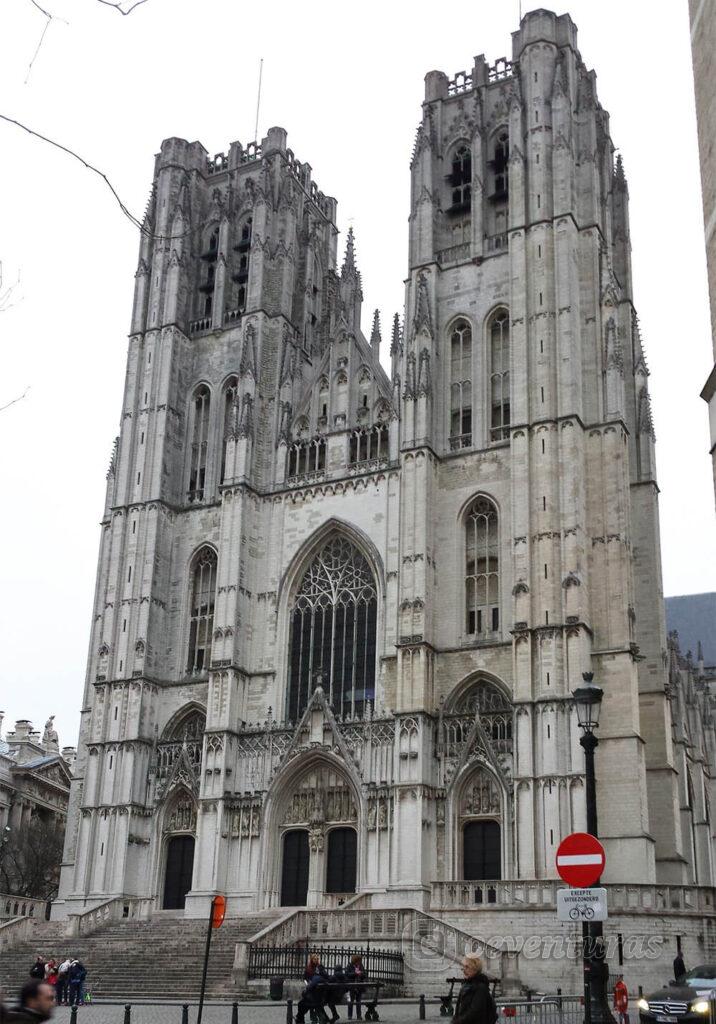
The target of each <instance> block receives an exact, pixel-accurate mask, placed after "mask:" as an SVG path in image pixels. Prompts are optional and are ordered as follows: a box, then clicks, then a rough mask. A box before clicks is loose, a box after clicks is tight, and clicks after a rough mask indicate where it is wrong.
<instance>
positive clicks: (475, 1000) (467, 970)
mask: <svg viewBox="0 0 716 1024" xmlns="http://www.w3.org/2000/svg"><path fill="white" fill-rule="evenodd" d="M462 973H463V977H464V978H465V980H464V982H463V983H462V985H461V987H460V994H459V995H458V997H457V1004H456V1005H455V1017H454V1020H453V1024H495V1022H496V1020H497V1007H496V1006H495V1000H494V999H493V998H492V993H491V992H490V981H489V978H488V977H487V975H486V974H484V973H483V970H482V960H481V959H480V957H479V956H477V954H475V953H468V955H467V956H466V957H465V959H464V960H463V962H462Z"/></svg>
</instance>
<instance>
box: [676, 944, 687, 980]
mask: <svg viewBox="0 0 716 1024" xmlns="http://www.w3.org/2000/svg"><path fill="white" fill-rule="evenodd" d="M685 974H686V964H685V963H684V957H683V954H682V952H681V950H680V949H679V950H678V951H677V953H676V956H675V957H674V979H675V980H676V981H681V979H682V978H683V976H684V975H685Z"/></svg>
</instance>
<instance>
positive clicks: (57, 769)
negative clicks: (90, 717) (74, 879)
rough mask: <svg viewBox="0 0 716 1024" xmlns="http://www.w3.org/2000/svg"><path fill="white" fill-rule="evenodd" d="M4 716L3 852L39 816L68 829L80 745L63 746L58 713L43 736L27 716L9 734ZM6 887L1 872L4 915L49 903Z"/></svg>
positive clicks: (0, 758)
mask: <svg viewBox="0 0 716 1024" xmlns="http://www.w3.org/2000/svg"><path fill="white" fill-rule="evenodd" d="M2 720H3V715H2V712H0V855H1V851H2V846H3V845H4V843H5V842H12V841H13V840H14V839H15V838H16V837H17V836H18V834H20V833H22V830H23V829H25V828H26V827H27V826H28V825H29V824H30V823H31V822H33V821H37V820H42V821H44V822H46V823H48V824H52V823H53V822H57V823H58V824H59V825H60V827H61V828H62V829H63V830H64V826H65V821H66V819H67V805H68V801H69V796H70V782H71V778H72V775H71V766H72V763H73V761H74V757H75V749H74V747H64V748H63V749H62V752H60V748H59V743H58V739H57V733H56V731H55V729H54V726H53V719H52V718H50V719H49V720H48V722H47V724H46V726H45V730H44V732H43V734H42V736H40V733H39V732H36V731H35V730H34V729H33V727H32V723H31V722H29V721H27V719H21V720H20V721H18V722H16V723H15V729H14V731H13V732H9V733H8V734H7V735H6V736H5V739H3V738H2ZM57 868H58V870H59V861H58V864H57ZM4 888H5V885H4V878H0V918H2V917H13V916H24V915H25V914H34V911H35V910H36V909H37V907H39V906H40V905H42V906H43V907H44V904H39V903H36V901H33V900H27V899H23V898H20V899H19V900H16V899H14V898H12V897H13V895H14V894H13V893H10V894H8V893H5V892H3V891H2V890H3V889H4ZM30 895H34V896H40V895H41V894H40V893H36V892H33V893H31V894H30Z"/></svg>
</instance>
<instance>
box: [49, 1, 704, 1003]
mask: <svg viewBox="0 0 716 1024" xmlns="http://www.w3.org/2000/svg"><path fill="white" fill-rule="evenodd" d="M370 173H371V170H370V167H368V165H366V174H367V175H370ZM411 177H412V187H411V200H410V255H409V272H408V282H407V292H406V309H405V321H404V325H403V326H401V324H400V322H399V319H398V318H397V316H396V319H395V322H394V325H393V330H392V335H391V340H390V366H391V372H390V376H388V375H386V373H385V372H384V370H383V369H382V367H381V364H380V361H379V354H380V349H381V344H382V337H381V330H380V323H379V320H378V318H377V317H375V318H374V321H373V329H372V332H371V335H370V337H369V338H367V337H365V336H364V335H363V333H362V332H361V326H360V324H361V301H362V298H363V295H362V287H361V278H360V274H359V272H358V269H357V264H356V254H355V245H354V240H353V235H352V232H349V235H348V242H347V246H346V253H345V258H344V261H343V265H342V267H341V269H340V270H338V268H337V264H336V235H337V229H336V203H335V200H333V199H331V198H329V197H327V196H325V195H324V194H323V193H322V192H321V191H319V189H318V187H317V185H316V184H315V182H314V181H313V180H312V177H311V168H310V166H309V165H308V164H303V163H301V162H300V161H298V160H297V158H296V157H295V155H294V154H293V153H292V151H291V150H290V149H287V147H286V133H285V132H284V131H283V129H281V128H272V129H270V130H269V132H268V134H267V136H266V138H265V139H263V141H262V143H261V145H255V144H251V145H250V146H249V147H247V148H243V147H242V146H241V145H240V144H239V143H233V144H232V146H231V148H230V150H229V153H228V155H227V156H224V155H221V156H217V157H215V158H213V159H209V158H208V157H207V153H206V151H205V150H204V148H203V147H202V146H201V145H200V144H199V143H197V142H195V143H189V142H186V141H184V140H181V139H169V140H167V141H166V142H164V144H163V145H162V148H161V152H160V154H159V156H158V157H157V159H156V165H155V176H154V184H153V188H152V195H151V199H150V203H149V207H148V211H147V215H146V219H145V223H144V231H143V235H142V242H141V254H140V260H139V269H138V271H137V278H136V292H135V302H134V312H133V316H132V325H131V334H130V341H129V357H128V369H127V378H126V387H125V395H124V401H123V407H122V416H121V433H120V437H119V438H118V440H117V443H116V446H115V451H114V454H113V457H112V461H111V465H110V470H109V475H108V486H107V501H106V508H105V514H104V519H103V523H102V539H101V548H100V556H99V570H98V577H97V579H98V583H97V591H96V597H95V606H94V611H93V626H92V637H91V645H90V657H89V665H88V673H87V682H86V690H85V697H84V701H83V708H84V711H83V716H82V726H81V739H80V746H79V752H78V758H77V764H76V768H75V777H74V781H73V786H72V796H71V806H70V827H69V829H68V837H67V843H66V849H65V864H64V866H63V875H62V883H61V890H60V898H59V900H58V902H57V903H56V904H55V913H56V914H57V916H64V915H67V914H70V913H78V912H81V911H82V910H83V909H84V908H90V907H93V906H96V905H97V904H98V903H100V902H103V901H106V900H107V899H108V898H111V897H113V896H114V897H118V898H122V899H128V898H129V897H132V896H137V897H143V898H145V899H146V900H147V901H149V904H150V905H151V906H152V907H153V909H154V910H159V909H161V908H165V909H181V908H185V912H186V914H187V915H189V916H195V917H198V916H203V915H204V914H205V913H206V908H207V898H208V896H209V895H210V894H212V893H214V892H215V891H217V890H218V891H221V892H224V893H226V895H227V900H228V913H229V915H230V916H236V915H237V914H239V913H240V912H246V911H249V910H252V909H260V908H265V907H272V906H279V905H284V906H285V905H289V906H296V905H308V906H311V907H314V908H326V907H335V906H336V905H337V903H338V901H339V900H343V899H345V898H346V897H347V895H348V894H350V893H353V892H363V893H366V894H370V895H366V897H365V898H366V900H369V901H370V904H371V906H372V907H373V908H375V907H381V908H405V907H413V908H415V907H418V908H423V909H430V910H431V911H432V912H433V913H434V914H437V915H447V914H448V912H449V913H453V914H455V913H457V911H458V910H459V908H463V910H462V914H463V918H465V920H466V921H467V924H465V923H464V922H463V923H462V924H461V927H467V928H468V930H469V929H473V930H480V931H481V933H482V934H484V930H485V929H488V928H491V929H493V930H492V931H491V932H488V934H497V933H498V931H497V929H499V928H500V927H501V928H502V929H503V931H504V929H506V928H512V929H522V930H523V934H532V932H531V931H530V929H532V930H534V929H535V928H537V927H539V928H543V929H545V930H547V931H548V930H549V929H552V930H555V929H557V928H558V927H559V926H558V925H557V922H556V915H555V911H554V903H553V899H554V884H553V880H554V879H555V851H556V848H557V845H558V844H559V841H560V838H561V837H563V836H564V835H566V834H567V833H569V832H570V831H572V830H575V829H577V830H578V829H583V828H584V827H585V794H584V779H583V768H584V761H583V752H582V749H581V747H580V745H579V730H578V726H577V721H576V715H575V709H574V706H573V702H572V699H571V693H572V691H573V690H574V688H575V687H576V686H577V685H578V684H579V683H580V681H581V678H582V673H583V672H585V671H588V670H591V671H593V672H594V673H595V677H596V679H597V680H598V681H599V682H600V684H601V685H602V686H603V688H604V693H605V696H604V707H603V711H602V719H601V724H600V732H599V738H600V748H599V752H598V757H597V766H598V797H599V813H600V833H601V835H602V836H603V839H604V843H605V846H606V849H607V870H606V874H605V878H606V879H607V880H608V881H609V882H611V883H614V884H615V885H616V884H618V883H624V884H625V887H624V891H625V892H626V891H628V893H629V894H630V895H629V900H632V898H633V900H634V901H635V902H628V904H627V905H628V906H629V907H635V908H638V909H640V910H643V909H644V908H646V907H651V908H652V909H653V908H656V907H657V906H661V905H662V904H661V903H659V900H660V899H667V898H669V899H670V897H665V896H664V893H667V894H668V892H669V891H670V890H668V888H667V887H666V886H667V883H673V884H674V885H675V886H682V885H688V884H690V883H692V882H693V881H694V880H695V879H696V877H698V880H699V881H700V882H701V883H702V884H705V885H713V878H714V870H713V836H712V831H711V826H710V824H709V825H708V827H706V828H704V820H703V813H704V812H703V808H704V807H705V806H706V804H707V800H709V801H710V802H711V803H713V794H709V792H708V790H709V788H710V787H711V786H712V785H713V783H712V777H713V772H712V770H711V766H713V763H714V762H713V756H714V742H713V727H712V726H711V725H708V724H706V723H705V724H704V733H703V737H701V736H699V740H698V742H699V743H703V754H702V755H701V754H699V756H702V757H703V760H702V762H701V763H702V765H703V771H701V773H700V774H698V787H697V788H698V801H699V802H698V804H697V803H694V802H692V805H691V807H689V806H683V804H682V788H683V787H682V772H683V771H685V768H684V760H683V759H684V755H683V753H682V750H681V748H680V747H675V746H674V736H675V735H676V736H680V735H681V733H680V730H681V729H682V726H680V725H679V722H680V718H679V715H681V714H682V712H681V711H680V710H678V711H677V710H676V709H675V706H674V702H673V686H674V684H673V683H672V685H671V687H670V685H669V672H670V664H669V655H668V649H667V639H666V632H665V625H664V606H663V595H662V584H661V559H660V551H659V522H658V488H657V483H656V475H655V462H654V432H653V426H652V419H651V410H650V403H649V393H648V386H647V379H648V371H647V367H646V361H645V357H644V352H643V347H642V339H641V336H640V332H639V324H638V319H637V316H636V313H635V309H634V305H633V301H632V298H633V297H632V276H631V257H630V242H629V214H628V190H627V183H626V178H625V174H624V168H623V166H622V163H621V160H619V159H617V160H616V161H615V159H614V145H613V143H612V140H611V137H610V135H609V118H608V115H607V113H606V112H605V111H604V110H603V108H602V107H601V106H600V104H599V101H598V98H597V95H596V76H595V74H594V72H593V71H589V70H588V69H587V68H586V67H585V66H584V64H583V63H582V60H581V57H580V55H579V51H578V50H577V39H576V29H575V26H574V24H573V23H572V21H571V19H570V18H569V16H567V15H563V16H556V15H554V14H552V13H550V12H547V11H535V12H532V13H530V14H528V15H527V16H526V17H525V18H524V19H523V20H522V23H521V26H520V29H519V31H518V32H516V33H514V35H513V55H512V61H508V60H504V59H503V60H500V61H498V62H497V63H496V64H494V65H493V66H488V64H487V63H486V62H485V60H484V58H483V57H482V56H480V57H478V58H476V60H475V64H474V67H473V68H472V69H470V71H469V72H467V73H466V72H460V73H458V74H457V75H456V76H455V77H453V78H452V79H451V78H448V76H447V75H445V74H443V73H442V72H438V71H433V72H430V73H429V74H428V75H427V77H426V88H425V102H424V104H423V111H422V121H421V123H420V125H419V128H418V132H417V137H416V142H415V149H414V153H413V158H412V162H411ZM673 671H674V672H675V670H673ZM678 685H680V684H678ZM692 724H693V723H692ZM701 749H702V748H701V747H699V751H701ZM693 756H696V754H694V755H693ZM696 774H697V773H696V772H694V773H693V775H694V777H696ZM694 786H695V787H696V786H697V783H696V781H694ZM694 830H696V833H697V835H698V843H697V844H696V845H697V847H698V854H697V856H698V862H697V863H695V862H694V850H695V849H696V847H695V845H694V843H693V842H692V841H691V839H690V837H691V836H692V834H693V833H694ZM499 879H509V880H512V881H511V882H510V883H506V887H505V889H504V891H503V890H500V895H498V896H497V897H493V896H491V895H489V894H490V893H492V894H494V893H496V892H497V889H496V888H495V887H494V886H495V885H496V882H495V880H499ZM456 880H457V881H458V882H460V883H461V884H460V885H457V886H456V885H455V884H454V882H455V881H456ZM476 880H477V881H476ZM480 880H483V881H484V880H487V881H488V882H491V883H493V887H489V886H488V888H487V889H481V888H480V885H479V882H480ZM656 882H659V883H660V887H661V888H659V889H658V892H657V889H656V888H655V886H654V883H656ZM627 886H628V889H627ZM613 891H614V892H616V890H613ZM620 891H621V890H620ZM642 891H643V892H642ZM678 892H679V893H683V890H681V889H678ZM485 893H487V895H485V896H484V903H485V906H484V907H483V908H482V909H478V908H476V901H477V900H478V898H479V899H483V894H485ZM644 893H645V894H647V895H643V894H644ZM659 893H661V895H659ZM465 894H467V895H466V896H465ZM510 894H511V895H510ZM550 894H551V895H550ZM679 899H681V900H682V901H683V895H682V896H680V897H679ZM460 900H462V902H460ZM535 900H537V901H538V902H539V904H540V906H542V907H545V908H546V909H545V910H544V911H543V912H542V913H539V912H536V913H537V916H534V915H533V916H530V913H529V912H527V915H526V917H525V911H524V907H525V904H533V903H534V902H535ZM550 900H552V902H551V903H550ZM456 901H457V902H456ZM465 901H467V902H465ZM487 903H490V906H489V907H488V906H487ZM709 905H710V904H709ZM145 906H146V904H145ZM666 906H667V910H668V911H669V914H672V910H673V907H674V906H684V904H683V902H682V903H679V904H674V903H673V902H668V903H667V904H666ZM464 908H466V909H464ZM505 910H508V911H509V914H510V917H509V919H508V918H503V919H502V920H501V922H500V923H498V924H495V920H496V917H495V915H498V916H499V912H500V911H503V912H504V911H505ZM127 912H129V909H128V908H127ZM476 912H478V913H488V912H489V913H490V914H491V915H492V917H483V918H482V919H480V920H479V921H478V920H472V919H471V918H470V915H471V914H475V913H476ZM334 913H338V912H337V911H334ZM521 915H522V916H521ZM706 916H708V912H707V911H704V912H703V913H702V914H701V916H699V917H698V921H697V923H696V924H694V926H693V928H692V929H691V931H689V928H688V927H687V926H686V924H684V922H683V921H680V920H679V919H677V918H675V917H673V914H672V916H671V917H669V916H668V914H667V916H666V917H665V918H664V920H663V922H662V924H661V926H660V927H661V929H662V932H663V934H664V935H666V936H669V938H668V941H669V942H671V941H672V938H673V939H674V941H676V939H675V936H676V935H677V934H678V935H687V934H688V935H689V941H691V938H693V943H694V946H695V944H696V942H697V934H698V935H699V936H701V938H700V940H699V941H701V942H702V943H703V942H704V939H703V935H704V925H703V921H704V919H705V917H706ZM523 917H524V920H523ZM527 918H529V921H528V920H527ZM393 919H395V918H393ZM331 920H332V921H333V922H334V924H335V921H336V920H338V919H337V918H332V919H331ZM452 920H454V921H457V920H462V918H458V917H453V918H452ZM625 920H626V921H627V925H626V926H625V927H627V928H629V927H631V925H630V924H629V921H631V918H629V917H628V916H627V917H626V918H625ZM641 920H643V916H642V918H641ZM334 924H331V925H330V927H333V926H334ZM632 924H633V922H632ZM327 927H328V925H327ZM614 927H615V928H618V927H619V925H618V919H617V923H616V924H614ZM634 927H636V926H634ZM689 927H690V926H689ZM674 929H676V931H675V930H674ZM679 929H681V930H680V931H679ZM672 933H673V935H672ZM326 934H328V933H326ZM673 955H674V952H673V951H672V952H671V953H670V956H669V959H668V962H669V963H670V958H673ZM543 966H544V964H543V962H539V963H535V965H534V969H535V970H537V969H538V968H539V969H540V970H541V969H542V968H543ZM556 969H561V968H560V966H559V965H557V968H556ZM661 969H662V968H659V970H661ZM664 969H665V968H664ZM575 977H576V976H575ZM645 979H646V976H645V975H644V974H642V975H641V977H640V981H644V983H645V984H646V983H647V980H645ZM535 983H536V982H535ZM539 983H540V984H542V980H541V981H540V982H539Z"/></svg>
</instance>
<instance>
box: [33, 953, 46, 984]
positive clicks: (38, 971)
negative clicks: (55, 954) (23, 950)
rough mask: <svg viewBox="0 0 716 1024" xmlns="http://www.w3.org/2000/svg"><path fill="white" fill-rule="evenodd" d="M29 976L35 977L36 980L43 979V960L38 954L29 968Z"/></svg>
mask: <svg viewBox="0 0 716 1024" xmlns="http://www.w3.org/2000/svg"><path fill="white" fill-rule="evenodd" d="M30 977H31V978H35V979H36V980H37V981H44V979H45V961H44V960H43V959H42V957H41V956H38V957H37V959H36V960H35V962H34V964H33V965H32V967H31V968H30Z"/></svg>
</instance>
